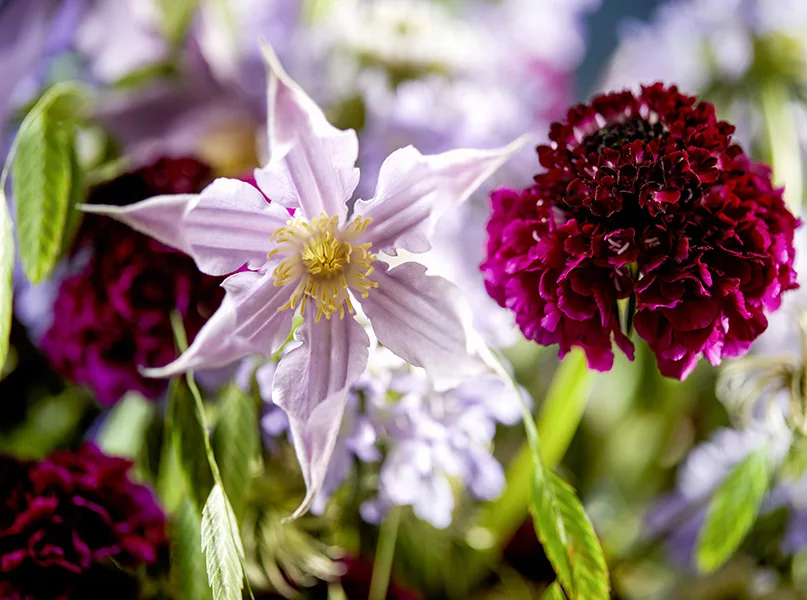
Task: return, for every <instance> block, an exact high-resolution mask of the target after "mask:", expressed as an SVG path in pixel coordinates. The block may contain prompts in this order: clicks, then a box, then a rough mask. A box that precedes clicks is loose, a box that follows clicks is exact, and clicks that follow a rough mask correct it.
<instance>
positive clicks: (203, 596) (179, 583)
mask: <svg viewBox="0 0 807 600" xmlns="http://www.w3.org/2000/svg"><path fill="white" fill-rule="evenodd" d="M201 528H202V522H201V520H200V519H199V514H198V513H197V512H196V508H195V507H194V506H193V503H192V502H191V501H190V500H189V499H188V498H184V499H183V500H182V503H181V504H180V506H179V509H178V510H177V511H176V514H175V515H174V527H173V529H172V532H173V535H172V536H171V563H172V564H171V575H172V579H173V583H174V586H175V589H177V590H178V591H179V596H178V598H179V600H210V599H212V598H213V594H212V592H211V591H210V586H209V585H208V583H207V571H206V567H205V557H204V554H202V535H201Z"/></svg>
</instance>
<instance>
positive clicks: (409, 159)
mask: <svg viewBox="0 0 807 600" xmlns="http://www.w3.org/2000/svg"><path fill="white" fill-rule="evenodd" d="M523 144H524V139H523V138H520V139H518V140H516V141H514V142H512V143H511V144H509V145H507V146H504V147H502V148H496V149H494V150H466V149H462V150H451V151H449V152H443V153H442V154H435V155H432V156H424V155H423V154H421V153H420V152H419V151H418V150H416V149H415V148H414V147H412V146H407V147H406V148H401V149H400V150H396V151H395V152H393V153H392V154H390V155H389V156H388V157H387V159H386V160H385V161H384V164H382V165H381V170H380V171H379V174H378V186H377V187H376V192H375V197H374V198H373V199H372V200H359V201H358V202H356V214H359V215H361V216H363V217H370V218H372V219H373V221H372V223H371V224H370V226H369V227H368V228H367V230H366V232H365V240H364V241H368V242H372V244H373V247H374V248H376V249H378V250H387V251H390V250H392V252H393V253H394V248H405V249H406V250H409V251H410V252H426V251H427V250H428V249H429V248H430V247H431V246H430V244H429V239H430V237H431V235H432V232H433V231H434V227H435V224H436V223H437V221H438V220H439V219H440V217H441V216H442V215H443V214H444V213H445V212H446V211H448V210H450V209H452V208H454V207H456V206H458V205H460V204H462V203H463V202H465V200H466V199H467V198H468V196H470V195H471V194H472V193H473V192H474V191H475V190H476V189H477V188H478V187H479V186H480V185H481V184H482V182H483V181H484V180H485V179H487V178H488V177H490V176H491V175H492V174H493V173H494V172H495V171H496V169H498V168H499V167H500V166H502V165H503V164H504V163H505V161H507V159H508V158H510V157H511V156H512V155H513V154H514V153H515V152H516V151H517V150H518V149H519V148H521V146H522V145H523Z"/></svg>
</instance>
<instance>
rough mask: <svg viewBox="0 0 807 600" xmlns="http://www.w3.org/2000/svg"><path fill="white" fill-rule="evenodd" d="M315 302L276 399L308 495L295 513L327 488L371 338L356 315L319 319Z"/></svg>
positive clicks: (278, 379)
mask: <svg viewBox="0 0 807 600" xmlns="http://www.w3.org/2000/svg"><path fill="white" fill-rule="evenodd" d="M315 315H316V309H314V308H312V305H311V304H309V305H308V307H307V308H306V314H305V321H304V322H303V325H301V326H300V328H299V329H298V330H297V332H296V337H297V339H299V340H301V341H302V344H300V346H298V347H297V348H295V349H293V350H291V351H290V352H289V353H288V354H286V355H285V356H284V357H283V358H282V359H281V360H280V364H279V365H278V367H277V371H276V372H275V379H274V386H273V389H272V399H273V400H274V402H275V403H276V404H277V405H278V406H280V407H281V408H282V409H283V410H284V411H286V414H287V415H288V417H289V423H290V425H291V433H292V438H293V442H294V448H295V450H296V452H297V460H299V461H300V468H301V469H302V472H303V479H304V480H305V485H306V490H307V491H306V496H305V499H304V500H303V502H302V504H301V505H300V507H299V508H298V509H297V510H296V511H295V512H294V514H293V515H292V516H291V518H297V517H299V516H301V515H302V514H304V513H305V512H306V511H307V510H308V509H309V508H310V507H311V503H312V502H313V501H314V498H315V497H316V495H317V492H319V490H320V488H321V487H322V483H323V481H324V479H325V474H326V473H327V471H328V463H329V461H330V458H331V454H332V453H333V449H334V444H335V443H336V438H337V434H338V433H339V429H340V427H341V424H342V415H343V414H344V411H345V403H346V402H347V392H348V388H349V387H350V385H351V384H352V383H353V382H354V381H356V379H357V378H358V377H359V376H360V375H361V374H362V372H364V368H365V366H366V365H367V359H368V355H369V350H368V348H369V346H370V338H369V336H368V335H367V332H366V331H365V330H364V327H362V326H361V325H359V323H357V322H356V320H355V319H353V318H351V317H348V318H346V319H337V318H336V317H333V318H331V319H321V320H320V322H319V323H316V322H315V321H314V316H315Z"/></svg>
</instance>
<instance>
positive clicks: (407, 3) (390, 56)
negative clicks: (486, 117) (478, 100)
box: [327, 0, 486, 76]
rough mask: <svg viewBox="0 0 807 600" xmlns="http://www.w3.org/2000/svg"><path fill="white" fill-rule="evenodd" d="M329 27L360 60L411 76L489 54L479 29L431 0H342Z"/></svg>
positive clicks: (458, 66) (461, 66)
mask: <svg viewBox="0 0 807 600" xmlns="http://www.w3.org/2000/svg"><path fill="white" fill-rule="evenodd" d="M327 28H328V31H329V33H330V34H331V35H332V36H333V40H334V46H335V47H336V48H337V49H338V48H344V49H346V50H347V51H349V52H350V53H351V54H352V55H353V57H354V58H355V59H356V60H358V61H359V62H364V63H366V64H370V65H374V66H382V67H384V68H386V69H388V70H390V71H392V72H393V73H395V72H403V73H404V74H407V75H410V76H411V75H412V74H413V73H415V74H416V73H422V72H429V71H439V72H448V73H455V72H456V71H462V70H466V69H471V68H475V67H477V66H478V63H479V62H480V61H482V60H484V58H485V55H486V54H485V48H484V47H483V46H482V42H483V41H484V38H483V37H482V36H481V35H480V31H479V30H478V29H476V28H474V27H472V26H471V25H470V24H468V23H466V22H464V21H463V20H461V19H457V18H456V17H455V16H454V15H452V14H451V12H450V10H449V8H448V7H446V6H444V5H443V4H441V3H438V2H432V1H431V0H342V1H340V2H335V3H333V8H332V9H331V11H330V12H329V13H328V15H327Z"/></svg>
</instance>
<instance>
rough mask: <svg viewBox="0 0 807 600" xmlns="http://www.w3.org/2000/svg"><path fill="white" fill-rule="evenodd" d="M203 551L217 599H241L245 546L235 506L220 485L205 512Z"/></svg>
mask: <svg viewBox="0 0 807 600" xmlns="http://www.w3.org/2000/svg"><path fill="white" fill-rule="evenodd" d="M202 552H203V553H204V555H205V563H206V566H207V578H208V581H209V582H210V589H211V590H212V591H213V598H214V600H241V591H242V590H243V587H244V571H243V567H242V562H243V560H244V547H243V546H242V544H241V536H240V534H239V533H238V524H237V523H236V520H235V515H234V514H233V509H232V507H231V506H230V503H229V501H228V500H227V496H226V495H225V494H224V490H223V489H222V488H221V486H220V485H218V484H216V485H214V486H213V490H212V491H211V492H210V496H209V497H208V499H207V502H205V506H204V510H203V511H202Z"/></svg>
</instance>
